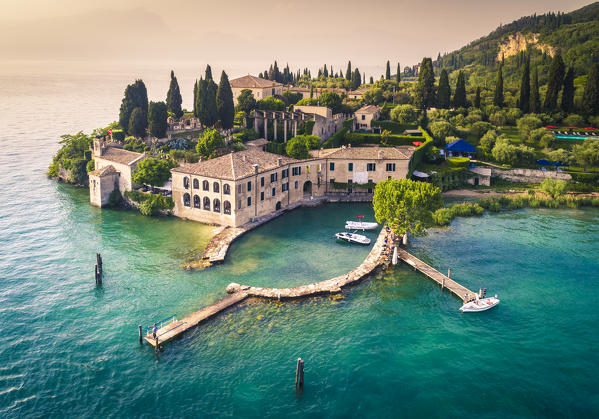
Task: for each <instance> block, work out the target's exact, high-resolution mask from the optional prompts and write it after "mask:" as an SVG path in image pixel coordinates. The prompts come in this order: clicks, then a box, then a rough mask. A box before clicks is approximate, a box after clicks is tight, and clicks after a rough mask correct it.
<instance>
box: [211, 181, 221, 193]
mask: <svg viewBox="0 0 599 419" xmlns="http://www.w3.org/2000/svg"><path fill="white" fill-rule="evenodd" d="M219 190H220V186H218V182H214V183H213V184H212V192H218V191H219Z"/></svg>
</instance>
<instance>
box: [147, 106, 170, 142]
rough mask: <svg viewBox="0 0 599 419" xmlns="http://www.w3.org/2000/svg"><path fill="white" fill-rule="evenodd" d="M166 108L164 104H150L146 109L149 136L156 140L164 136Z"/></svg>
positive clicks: (166, 116)
mask: <svg viewBox="0 0 599 419" xmlns="http://www.w3.org/2000/svg"><path fill="white" fill-rule="evenodd" d="M167 118H168V108H167V106H166V103H164V102H150V106H149V108H148V123H149V128H150V134H152V135H153V136H154V137H156V138H164V137H165V136H166V128H167V123H166V119H167Z"/></svg>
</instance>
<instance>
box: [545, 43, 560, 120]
mask: <svg viewBox="0 0 599 419" xmlns="http://www.w3.org/2000/svg"><path fill="white" fill-rule="evenodd" d="M564 72H565V67H564V60H563V59H562V55H561V53H560V52H559V51H558V52H557V53H556V54H555V56H554V57H553V61H551V67H549V79H548V80H547V93H546V94H545V102H544V103H543V106H544V107H545V109H549V110H554V109H556V108H557V97H558V95H559V91H560V89H561V88H562V83H563V82H564Z"/></svg>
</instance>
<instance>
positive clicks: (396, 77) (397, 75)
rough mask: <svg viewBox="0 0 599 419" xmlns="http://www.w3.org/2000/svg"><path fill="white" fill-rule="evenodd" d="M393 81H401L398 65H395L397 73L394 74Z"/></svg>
mask: <svg viewBox="0 0 599 419" xmlns="http://www.w3.org/2000/svg"><path fill="white" fill-rule="evenodd" d="M395 81H396V82H397V83H399V82H400V81H401V70H400V68H399V63H397V72H396V73H395Z"/></svg>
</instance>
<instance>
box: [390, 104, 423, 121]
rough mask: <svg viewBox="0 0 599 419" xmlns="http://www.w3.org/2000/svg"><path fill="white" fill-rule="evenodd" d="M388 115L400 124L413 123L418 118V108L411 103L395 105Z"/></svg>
mask: <svg viewBox="0 0 599 419" xmlns="http://www.w3.org/2000/svg"><path fill="white" fill-rule="evenodd" d="M390 115H391V119H393V120H394V121H397V122H399V123H400V124H413V123H414V122H416V120H417V119H418V110H417V109H416V108H415V107H414V106H412V105H397V106H396V107H394V108H393V109H391V113H390Z"/></svg>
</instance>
